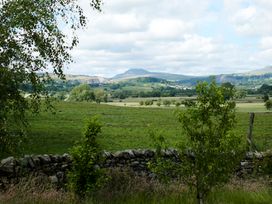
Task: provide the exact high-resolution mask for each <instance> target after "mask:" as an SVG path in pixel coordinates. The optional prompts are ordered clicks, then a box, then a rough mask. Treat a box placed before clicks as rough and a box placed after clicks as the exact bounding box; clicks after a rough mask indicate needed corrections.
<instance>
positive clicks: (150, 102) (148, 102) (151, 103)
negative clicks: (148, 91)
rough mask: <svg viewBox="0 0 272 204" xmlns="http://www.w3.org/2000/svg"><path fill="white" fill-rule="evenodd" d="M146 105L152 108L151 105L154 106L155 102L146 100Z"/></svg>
mask: <svg viewBox="0 0 272 204" xmlns="http://www.w3.org/2000/svg"><path fill="white" fill-rule="evenodd" d="M144 104H145V105H146V106H151V105H153V101H152V100H146V101H145V102H144Z"/></svg>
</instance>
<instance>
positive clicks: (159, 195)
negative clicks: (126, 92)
mask: <svg viewBox="0 0 272 204" xmlns="http://www.w3.org/2000/svg"><path fill="white" fill-rule="evenodd" d="M109 176H110V177H111V178H112V179H110V180H109V182H108V183H107V184H106V185H105V186H103V187H102V188H101V189H99V190H98V191H97V192H95V194H94V195H93V196H91V197H89V198H87V199H86V200H81V201H79V200H78V199H76V197H75V196H73V194H72V193H71V192H69V191H64V190H63V189H60V190H56V188H55V187H54V186H52V184H48V183H47V182H46V181H45V180H44V179H42V180H41V179H39V178H36V179H35V178H32V179H31V180H26V181H24V182H20V183H19V184H16V185H14V186H12V187H11V188H9V189H8V190H7V191H5V192H2V193H0V204H2V203H3V204H4V203H5V204H15V203H20V204H21V203H26V204H31V203H41V204H43V203H53V204H60V203H62V204H66V203H67V204H68V203H69V204H70V203H74V204H77V203H78V204H79V203H82V204H104V203H105V204H106V203H111V204H138V203H142V204H145V203H146V204H150V203H151V204H152V203H154V204H157V203H158V204H175V203H184V204H195V203H196V198H195V194H194V193H193V192H190V191H189V190H188V187H186V186H185V185H183V184H181V183H179V182H175V181H174V182H171V183H168V184H165V183H161V182H159V181H158V180H148V179H146V178H144V177H135V176H134V175H132V174H131V173H129V172H126V171H125V172H124V171H123V172H120V171H119V170H112V171H111V172H109ZM240 182H243V183H242V185H241V183H240ZM206 203H209V204H218V203H220V204H270V203H272V189H271V186H269V184H268V182H265V181H261V180H258V181H252V180H248V181H244V180H241V181H239V180H238V182H237V180H235V182H232V181H231V182H230V183H229V184H227V185H226V186H224V187H222V188H215V190H213V191H212V192H211V194H210V195H209V196H208V198H207V202H206Z"/></svg>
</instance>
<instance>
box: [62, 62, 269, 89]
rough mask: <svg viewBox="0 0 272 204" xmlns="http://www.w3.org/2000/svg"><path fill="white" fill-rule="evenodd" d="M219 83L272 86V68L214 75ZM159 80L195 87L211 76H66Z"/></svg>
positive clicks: (135, 72)
mask: <svg viewBox="0 0 272 204" xmlns="http://www.w3.org/2000/svg"><path fill="white" fill-rule="evenodd" d="M213 76H214V77H215V79H216V81H217V82H219V83H224V82H231V83H233V84H235V85H240V86H245V87H246V86H248V85H250V87H251V88H254V86H256V85H261V84H263V83H268V84H272V66H269V67H265V68H263V69H258V70H254V71H250V72H245V73H235V74H220V75H213ZM145 77H146V78H157V79H162V80H167V81H171V82H175V83H178V84H183V85H186V86H188V87H190V86H194V85H195V84H196V83H197V82H198V81H210V80H211V77H210V76H190V75H180V74H172V73H163V72H150V71H147V70H145V69H129V70H127V71H126V72H124V73H122V74H117V75H115V76H114V77H112V78H103V77H98V76H86V75H66V79H67V80H70V81H74V80H76V81H79V82H80V83H88V84H104V83H118V82H121V81H126V80H131V79H136V78H145Z"/></svg>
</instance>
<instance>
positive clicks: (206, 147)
mask: <svg viewBox="0 0 272 204" xmlns="http://www.w3.org/2000/svg"><path fill="white" fill-rule="evenodd" d="M196 90H197V101H196V103H195V104H194V105H192V106H188V107H187V108H186V109H185V110H184V111H181V112H180V113H179V115H178V119H179V121H180V122H181V125H182V127H183V129H184V130H185V132H186V135H187V136H188V144H187V145H188V146H187V148H188V147H190V151H191V152H192V153H193V155H194V160H188V158H187V156H184V157H183V158H182V161H183V163H182V165H181V168H182V169H183V170H182V171H181V172H183V175H184V176H185V177H187V178H189V179H186V180H187V181H188V183H189V184H190V185H192V186H194V187H195V189H196V192H197V195H198V196H197V197H198V198H199V199H200V198H201V199H204V198H205V197H206V195H207V194H208V193H209V192H210V190H211V189H212V188H213V187H214V186H217V185H220V184H222V183H224V182H226V181H227V180H228V178H229V176H230V175H231V174H232V173H233V172H234V168H235V167H236V165H237V164H238V163H239V161H240V158H241V155H242V154H241V152H243V147H242V146H241V137H240V136H238V135H234V134H233V128H234V126H235V123H236V119H235V116H236V115H235V102H234V99H233V98H234V95H235V94H234V87H233V86H230V85H229V84H227V85H222V86H217V85H216V83H215V81H212V82H211V83H210V84H208V83H206V82H203V83H199V84H198V85H197V87H196ZM190 178H191V179H190ZM192 178H195V179H194V180H192Z"/></svg>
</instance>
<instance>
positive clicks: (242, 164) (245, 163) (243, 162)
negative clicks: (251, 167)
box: [240, 161, 249, 168]
mask: <svg viewBox="0 0 272 204" xmlns="http://www.w3.org/2000/svg"><path fill="white" fill-rule="evenodd" d="M240 164H241V166H242V167H243V168H244V167H246V166H248V164H249V163H248V161H242V162H241V163H240Z"/></svg>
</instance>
